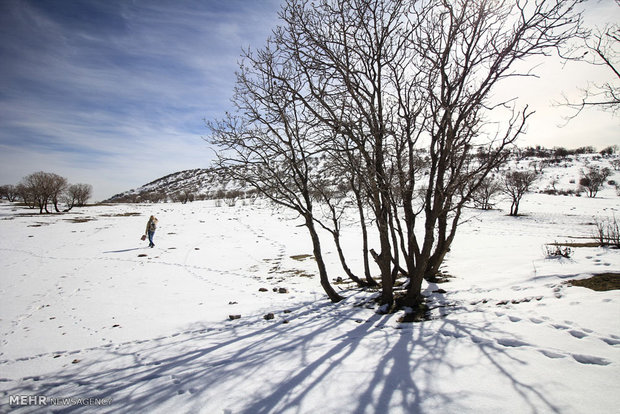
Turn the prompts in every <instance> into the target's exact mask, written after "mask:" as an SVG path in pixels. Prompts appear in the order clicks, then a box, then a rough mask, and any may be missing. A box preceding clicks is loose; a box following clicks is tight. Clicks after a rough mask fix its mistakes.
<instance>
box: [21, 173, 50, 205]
mask: <svg viewBox="0 0 620 414" xmlns="http://www.w3.org/2000/svg"><path fill="white" fill-rule="evenodd" d="M53 176H54V175H53V174H51V173H46V172H43V171H39V172H36V173H32V174H30V175H28V176H26V177H24V179H23V180H22V183H21V186H22V194H23V195H24V196H25V201H26V199H27V200H28V201H32V204H33V205H36V206H37V207H39V213H41V214H42V213H43V210H45V212H46V213H49V212H50V211H49V210H48V204H49V202H50V200H51V199H52V196H53V194H54V190H55V189H54V178H53ZM28 201H26V202H28Z"/></svg>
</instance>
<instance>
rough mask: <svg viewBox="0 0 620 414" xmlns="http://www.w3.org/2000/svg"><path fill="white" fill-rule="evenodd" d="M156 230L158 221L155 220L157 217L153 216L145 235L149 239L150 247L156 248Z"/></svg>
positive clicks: (147, 225)
mask: <svg viewBox="0 0 620 414" xmlns="http://www.w3.org/2000/svg"><path fill="white" fill-rule="evenodd" d="M155 230H157V219H156V218H155V216H151V217H150V218H149V221H148V223H146V232H145V233H144V234H145V235H148V237H149V247H155V243H153V236H154V235H155Z"/></svg>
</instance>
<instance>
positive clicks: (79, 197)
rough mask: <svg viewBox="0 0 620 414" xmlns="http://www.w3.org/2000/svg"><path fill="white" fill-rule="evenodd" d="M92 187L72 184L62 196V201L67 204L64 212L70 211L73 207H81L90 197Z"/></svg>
mask: <svg viewBox="0 0 620 414" xmlns="http://www.w3.org/2000/svg"><path fill="white" fill-rule="evenodd" d="M92 193H93V186H92V185H90V184H72V185H70V186H69V187H68V188H67V190H66V192H65V195H64V201H65V203H66V204H67V208H66V209H65V210H64V211H65V212H67V211H70V210H71V209H72V208H73V207H83V206H84V205H85V204H86V202H87V201H88V199H89V198H91V197H92Z"/></svg>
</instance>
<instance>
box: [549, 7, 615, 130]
mask: <svg viewBox="0 0 620 414" xmlns="http://www.w3.org/2000/svg"><path fill="white" fill-rule="evenodd" d="M615 2H616V5H617V6H618V7H620V1H619V0H615ZM584 49H585V51H584ZM565 57H566V58H567V59H568V60H580V61H585V62H587V63H589V64H591V65H595V66H602V67H604V68H606V69H608V73H609V74H610V80H609V81H607V82H604V83H593V82H591V83H589V84H588V85H587V86H586V87H585V88H583V89H582V90H581V95H582V97H581V101H580V102H572V101H571V100H569V99H568V98H566V97H564V100H563V102H562V103H561V105H565V106H568V107H570V108H573V109H574V110H575V113H574V114H573V115H571V116H569V117H568V120H570V119H573V118H575V117H577V116H578V115H579V114H580V113H581V111H583V110H584V109H585V108H589V107H594V108H599V109H601V110H604V111H609V112H611V113H612V114H614V115H618V113H619V111H620V25H619V24H618V23H617V22H613V23H610V24H607V25H605V26H604V27H603V28H598V27H597V28H594V29H593V30H592V31H590V33H589V34H588V35H583V46H582V47H581V48H577V50H576V51H572V52H569V53H568V54H567V55H566V56H565Z"/></svg>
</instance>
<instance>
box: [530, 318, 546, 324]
mask: <svg viewBox="0 0 620 414" xmlns="http://www.w3.org/2000/svg"><path fill="white" fill-rule="evenodd" d="M530 321H531V322H533V323H535V324H539V323H543V321H542V319H538V318H530Z"/></svg>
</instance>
